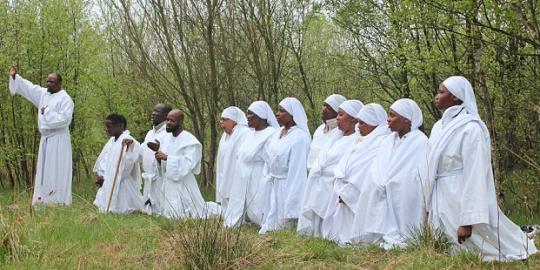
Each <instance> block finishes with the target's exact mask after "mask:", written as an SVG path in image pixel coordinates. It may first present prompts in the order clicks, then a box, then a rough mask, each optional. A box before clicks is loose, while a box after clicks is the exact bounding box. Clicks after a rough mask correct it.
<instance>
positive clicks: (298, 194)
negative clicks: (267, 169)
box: [285, 138, 309, 218]
mask: <svg viewBox="0 0 540 270" xmlns="http://www.w3.org/2000/svg"><path fill="white" fill-rule="evenodd" d="M308 152H309V142H308V141H306V140H304V139H303V138H302V139H300V140H299V141H298V142H296V143H294V144H293V145H292V146H291V149H290V152H289V170H288V172H287V184H286V185H287V190H288V192H287V193H288V194H286V198H285V217H286V218H298V216H299V215H300V211H301V208H302V201H303V200H304V198H303V197H304V192H305V191H304V190H305V186H306V182H307V156H308Z"/></svg>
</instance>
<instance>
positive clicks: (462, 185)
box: [429, 106, 537, 261]
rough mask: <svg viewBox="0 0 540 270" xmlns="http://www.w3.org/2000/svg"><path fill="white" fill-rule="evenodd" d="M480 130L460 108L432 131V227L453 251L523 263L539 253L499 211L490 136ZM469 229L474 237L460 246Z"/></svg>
mask: <svg viewBox="0 0 540 270" xmlns="http://www.w3.org/2000/svg"><path fill="white" fill-rule="evenodd" d="M482 125H483V123H481V121H480V120H479V119H478V118H476V119H475V118H474V117H472V116H471V115H469V114H467V113H466V112H465V111H464V110H463V107H462V106H454V107H451V108H449V109H447V110H446V111H445V112H444V114H443V118H442V119H441V120H439V121H438V122H437V123H436V124H435V125H434V127H433V129H432V131H431V136H430V139H429V143H430V147H431V150H430V155H429V161H430V166H429V168H430V172H433V173H435V175H434V179H435V181H434V188H433V195H432V200H431V211H430V221H431V223H432V224H433V226H434V227H435V228H439V229H442V230H444V231H445V232H446V236H447V237H448V239H449V240H450V241H451V242H452V243H453V247H454V250H459V249H465V250H468V251H471V252H475V253H477V254H481V255H482V256H483V259H484V260H500V261H512V260H520V259H525V258H527V257H528V256H529V255H531V254H534V253H536V252H537V250H536V247H535V246H534V242H533V241H532V240H529V239H528V238H527V236H526V235H525V233H523V232H522V231H521V229H520V228H519V227H518V226H517V225H515V224H514V223H513V222H512V221H511V220H510V219H508V218H507V217H506V216H505V215H504V213H503V212H502V211H501V210H500V209H499V207H498V205H497V199H496V195H495V186H494V180H493V171H492V168H491V149H490V141H489V133H487V130H485V129H484V128H483V127H482ZM465 225H472V235H471V237H470V238H468V239H467V240H466V241H465V242H464V243H463V244H459V243H458V241H457V230H458V228H459V226H465ZM499 250H500V252H499Z"/></svg>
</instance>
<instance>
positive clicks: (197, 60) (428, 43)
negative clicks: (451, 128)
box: [0, 0, 540, 210]
mask: <svg viewBox="0 0 540 270" xmlns="http://www.w3.org/2000/svg"><path fill="white" fill-rule="evenodd" d="M0 3H1V4H0V17H2V18H6V19H3V20H0V33H1V35H0V48H1V49H0V65H1V66H4V67H5V69H6V70H7V69H8V67H9V65H10V64H12V63H16V64H18V65H19V67H20V70H21V74H22V75H23V76H26V77H27V78H29V79H31V80H32V81H34V82H38V83H39V82H41V83H42V82H43V81H44V78H45V77H46V74H47V73H49V72H52V71H60V72H61V73H62V74H63V75H64V78H65V79H64V85H65V88H66V89H68V91H69V92H70V93H71V95H72V96H73V98H74V100H75V103H76V111H75V121H74V123H73V127H72V132H73V138H74V158H75V160H74V162H75V163H74V164H76V174H77V175H79V176H80V177H79V178H78V179H84V177H85V176H86V175H88V174H89V173H90V172H89V170H90V169H91V165H92V163H93V161H94V159H95V154H96V151H97V148H99V147H98V146H99V145H100V143H102V142H103V140H104V134H103V132H102V131H101V130H102V127H101V119H102V117H103V116H104V115H105V114H107V113H108V112H111V111H117V112H119V113H122V114H125V115H127V116H128V121H129V125H130V126H129V128H130V130H131V131H132V133H134V135H135V136H136V137H138V138H142V136H143V134H144V131H145V130H146V129H148V128H149V121H148V111H149V110H150V108H151V107H152V105H153V104H154V103H156V102H158V101H165V102H168V103H171V104H173V105H174V106H178V107H181V108H182V109H183V110H184V111H185V112H186V114H187V116H188V120H189V121H188V123H187V125H188V128H189V129H190V130H192V131H193V133H194V134H195V135H196V136H197V137H198V138H199V139H200V140H201V141H202V142H203V143H204V147H205V156H204V160H205V162H204V165H205V166H204V173H203V175H202V180H203V181H204V182H205V183H207V184H209V183H211V182H212V176H213V170H214V168H213V162H214V159H215V155H216V149H217V138H218V136H219V135H220V133H221V131H220V129H219V127H218V123H217V122H218V119H219V113H220V112H221V110H222V109H223V108H225V107H227V106H230V105H237V106H239V107H241V108H245V107H247V105H249V103H250V102H251V101H253V100H256V99H265V100H267V101H269V102H270V104H271V105H273V106H275V105H277V102H279V100H280V99H281V98H283V97H285V96H288V95H293V96H296V97H298V98H300V99H301V100H302V101H304V104H305V107H306V108H307V111H308V114H309V116H310V119H311V121H310V124H311V125H312V127H314V126H316V125H317V124H318V123H317V122H318V120H317V119H318V109H319V106H320V102H321V101H322V100H323V99H324V97H325V96H326V95H328V94H329V93H332V92H339V93H342V94H344V95H346V96H348V97H354V98H359V99H361V100H363V101H365V102H381V103H383V105H388V104H389V103H390V102H391V101H392V100H394V99H396V98H399V97H411V98H413V99H415V100H417V101H418V103H419V104H421V105H422V108H423V111H424V114H425V117H426V130H427V131H429V129H430V127H431V125H432V124H433V123H434V121H435V119H436V118H438V117H439V116H440V112H438V111H437V110H436V109H435V107H434V106H433V103H432V101H433V98H434V96H435V94H436V90H437V88H438V85H439V83H440V82H441V81H442V80H444V79H445V78H446V77H447V76H450V75H454V74H460V75H464V76H466V77H468V78H469V79H470V80H471V82H472V83H473V85H474V87H475V90H476V93H477V98H478V103H479V106H480V111H481V114H482V116H483V119H484V120H485V121H486V124H487V125H488V127H489V128H490V132H491V135H492V142H493V145H494V147H493V158H494V165H495V168H496V178H497V180H498V181H499V183H501V187H500V188H501V190H503V191H505V192H506V193H507V194H508V193H510V194H512V198H514V199H517V200H518V201H525V202H527V203H528V204H529V205H531V206H530V207H529V208H530V209H533V210H535V209H536V210H538V209H540V200H538V199H531V198H535V197H536V198H537V197H538V195H539V194H540V181H539V180H538V177H537V176H538V174H539V173H540V172H539V169H540V167H539V165H538V163H539V162H538V160H540V151H539V150H538V149H539V143H540V121H539V120H540V119H539V118H540V97H539V95H538V94H539V92H540V91H539V89H540V76H539V72H540V70H539V69H540V34H539V33H540V26H539V23H538V20H539V19H538V18H540V10H539V7H538V4H539V3H540V2H539V1H538V0H514V1H510V2H508V1H495V0H490V1H478V0H467V1H465V0H461V1H442V0H437V1H425V0H408V1H395V0H386V1H371V0H367V1H366V0H348V1H345V0H327V1H309V0H295V1H290V0H204V1H195V0H149V1H144V0H114V1H94V2H92V1H84V0H70V1H56V0H48V1H30V0H26V1H8V0H0ZM0 82H2V83H3V84H4V85H7V76H6V77H1V76H0ZM0 106H1V108H0V117H1V118H0V119H1V120H0V128H1V130H2V133H1V134H0V148H1V149H0V150H1V151H2V153H3V155H2V156H0V163H1V164H2V166H1V167H0V179H1V181H0V184H2V185H3V186H4V187H6V186H10V185H11V186H13V185H17V184H18V183H19V184H24V185H27V184H29V183H30V181H31V178H32V175H33V164H34V163H35V160H34V156H35V154H36V151H37V140H38V138H39V137H38V134H37V131H36V128H35V110H34V109H33V108H32V107H31V106H30V105H29V104H28V103H27V102H25V101H22V99H21V98H19V97H16V98H11V97H9V96H8V93H7V90H4V91H0ZM76 179H77V178H76ZM509 179H513V180H509ZM516 184H518V185H516ZM519 186H522V187H526V188H525V189H520V188H519ZM531 200H534V202H531Z"/></svg>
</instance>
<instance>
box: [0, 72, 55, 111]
mask: <svg viewBox="0 0 540 270" xmlns="http://www.w3.org/2000/svg"><path fill="white" fill-rule="evenodd" d="M9 92H10V93H11V95H15V94H16V93H18V94H19V95H21V96H23V97H24V98H26V99H27V100H28V101H30V102H32V104H34V106H36V107H39V101H40V100H41V96H42V95H43V94H44V93H45V92H47V89H45V88H43V87H41V86H39V85H35V84H33V83H31V82H30V81H28V80H26V79H24V78H23V77H21V76H19V75H18V74H17V75H15V79H13V77H11V76H9Z"/></svg>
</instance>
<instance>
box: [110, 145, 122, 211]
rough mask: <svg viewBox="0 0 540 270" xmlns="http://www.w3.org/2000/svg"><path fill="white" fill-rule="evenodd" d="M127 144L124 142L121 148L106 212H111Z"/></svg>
mask: <svg viewBox="0 0 540 270" xmlns="http://www.w3.org/2000/svg"><path fill="white" fill-rule="evenodd" d="M125 146H126V145H125V144H124V142H122V149H121V150H120V157H119V158H118V164H116V171H115V172H114V180H113V183H112V188H111V194H110V195H109V203H107V211H106V212H105V213H109V209H110V208H111V202H112V195H113V193H114V188H115V186H116V179H117V178H118V171H119V170H120V164H122V159H123V158H124V147H125ZM126 152H127V148H126Z"/></svg>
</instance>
